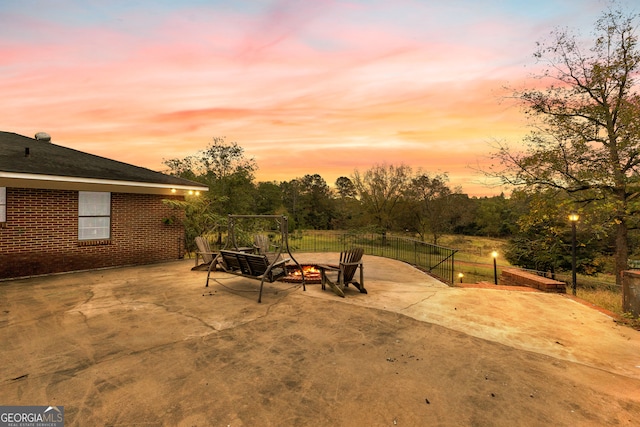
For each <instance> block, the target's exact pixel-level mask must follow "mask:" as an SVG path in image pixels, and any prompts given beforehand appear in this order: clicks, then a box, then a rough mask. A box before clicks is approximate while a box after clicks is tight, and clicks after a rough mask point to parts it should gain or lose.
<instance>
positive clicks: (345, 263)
mask: <svg viewBox="0 0 640 427" xmlns="http://www.w3.org/2000/svg"><path fill="white" fill-rule="evenodd" d="M363 254H364V249H362V248H353V249H349V250H348V251H343V252H340V262H339V263H338V265H331V264H329V265H319V266H318V269H319V270H320V278H321V284H322V290H325V289H326V285H327V284H328V285H329V286H330V287H331V290H332V291H333V292H334V293H335V294H336V295H338V296H341V297H343V298H344V289H345V288H346V287H347V286H349V283H351V284H353V286H355V287H356V288H357V289H358V290H359V291H360V292H361V293H363V294H366V293H367V290H366V289H365V288H364V273H363V265H362V255H363ZM358 269H360V281H359V282H357V281H355V280H354V278H353V276H355V274H356V270H358ZM329 272H337V273H338V277H337V280H336V281H335V282H334V281H332V280H331V279H330V278H329V276H328V275H327V273H329Z"/></svg>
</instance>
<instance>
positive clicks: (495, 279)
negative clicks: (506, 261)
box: [491, 251, 498, 285]
mask: <svg viewBox="0 0 640 427" xmlns="http://www.w3.org/2000/svg"><path fill="white" fill-rule="evenodd" d="M491 256H492V257H493V283H494V284H495V285H497V284H498V266H497V265H496V259H498V252H496V251H493V252H491Z"/></svg>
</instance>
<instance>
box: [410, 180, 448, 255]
mask: <svg viewBox="0 0 640 427" xmlns="http://www.w3.org/2000/svg"><path fill="white" fill-rule="evenodd" d="M448 181H449V177H448V176H447V175H446V174H442V175H435V176H434V177H430V176H429V175H428V174H424V173H423V174H420V175H418V176H416V177H414V178H413V179H412V180H411V185H410V188H409V191H408V193H409V195H410V197H411V202H413V204H414V206H413V208H412V209H408V211H409V212H410V214H411V220H412V221H411V222H412V224H413V228H415V230H416V232H417V233H418V235H419V236H420V238H421V239H422V240H425V237H426V235H427V234H431V237H432V242H433V244H434V245H437V244H438V238H439V237H440V236H441V235H442V234H443V233H445V232H447V231H450V230H451V229H452V225H453V224H452V219H453V217H454V215H453V205H452V203H453V198H452V197H451V196H452V194H453V193H452V191H451V189H450V188H449V186H448V185H447V182H448Z"/></svg>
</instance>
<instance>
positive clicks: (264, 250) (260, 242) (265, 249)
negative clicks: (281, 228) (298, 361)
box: [253, 234, 282, 261]
mask: <svg viewBox="0 0 640 427" xmlns="http://www.w3.org/2000/svg"><path fill="white" fill-rule="evenodd" d="M253 247H254V248H255V250H256V253H257V254H259V255H266V256H267V258H269V260H271V261H274V260H275V259H282V257H281V256H279V254H278V253H277V252H276V251H274V250H272V248H278V246H276V245H274V244H273V243H271V240H269V236H266V235H264V234H256V235H255V236H253Z"/></svg>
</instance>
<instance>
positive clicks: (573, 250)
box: [569, 213, 580, 296]
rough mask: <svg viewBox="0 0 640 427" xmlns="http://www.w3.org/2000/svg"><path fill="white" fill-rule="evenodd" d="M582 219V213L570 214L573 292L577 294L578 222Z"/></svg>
mask: <svg viewBox="0 0 640 427" xmlns="http://www.w3.org/2000/svg"><path fill="white" fill-rule="evenodd" d="M579 219H580V215H578V214H577V213H572V214H570V215H569V221H571V292H572V293H573V295H574V296H575V294H576V286H577V281H576V222H578V220H579Z"/></svg>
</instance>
